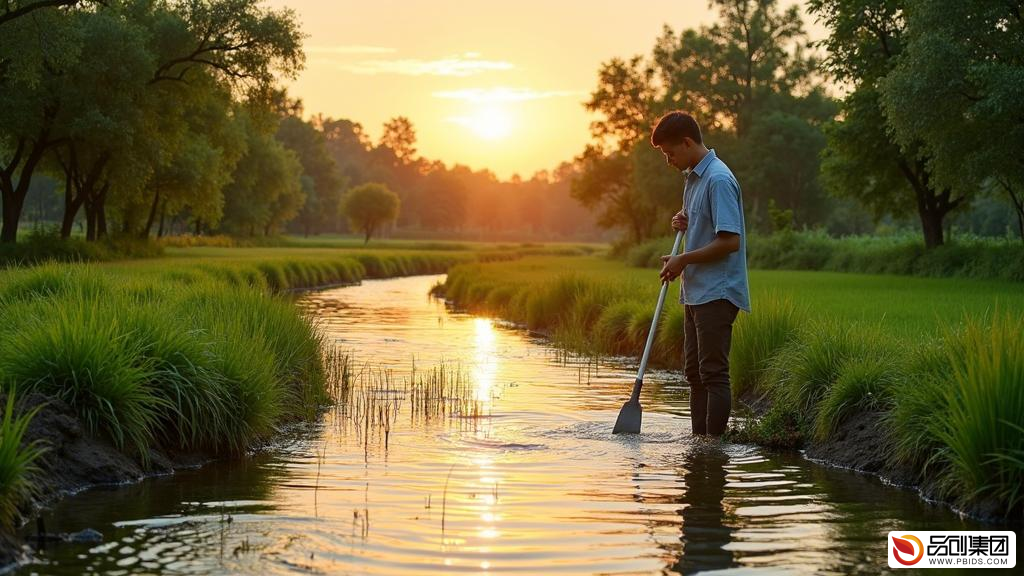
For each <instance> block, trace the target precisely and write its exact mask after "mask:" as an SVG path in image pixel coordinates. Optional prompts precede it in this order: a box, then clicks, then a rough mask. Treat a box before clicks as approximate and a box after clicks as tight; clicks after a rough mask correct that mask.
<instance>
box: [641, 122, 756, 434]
mask: <svg viewBox="0 0 1024 576" xmlns="http://www.w3.org/2000/svg"><path fill="white" fill-rule="evenodd" d="M651 144H652V145H654V146H655V147H656V148H658V149H659V150H661V151H662V153H664V154H665V160H666V161H667V162H668V164H669V166H672V167H674V168H676V169H678V170H683V171H686V184H685V187H684V189H683V210H681V211H679V212H678V213H677V214H676V215H675V216H674V217H673V218H672V228H673V229H675V230H681V231H683V232H685V234H686V244H685V246H686V247H685V249H684V251H683V253H682V254H679V255H677V256H662V257H661V260H662V262H663V265H662V268H661V279H662V281H668V282H671V281H672V280H675V279H676V278H677V277H678V276H679V275H680V274H682V276H683V282H682V287H681V290H680V297H679V302H680V303H681V304H683V305H684V308H685V322H684V332H685V334H684V340H683V371H684V373H685V374H686V381H687V383H688V384H689V385H690V422H691V424H692V426H693V433H694V434H701V435H713V436H721V435H722V434H723V433H724V432H725V426H726V424H727V423H728V421H729V412H730V411H731V410H732V394H731V391H730V389H729V344H730V342H731V340H732V324H733V321H735V320H736V314H737V313H738V312H739V310H745V311H747V312H750V294H749V291H748V288H747V252H746V236H747V234H746V230H745V228H744V223H743V199H742V197H741V196H740V186H739V183H738V182H737V181H736V177H735V176H733V173H732V171H731V170H729V167H728V166H726V165H725V162H722V161H721V160H720V159H719V158H718V155H717V154H715V151H714V150H713V149H712V150H709V149H708V148H707V147H706V146H705V145H704V139H703V137H702V136H701V133H700V127H699V126H698V125H697V121H696V120H694V118H693V116H691V115H689V114H686V113H684V112H680V111H673V112H669V113H668V114H665V115H664V116H662V117H661V119H660V120H659V121H658V125H657V127H655V128H654V133H653V134H652V135H651Z"/></svg>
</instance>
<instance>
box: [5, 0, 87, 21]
mask: <svg viewBox="0 0 1024 576" xmlns="http://www.w3.org/2000/svg"><path fill="white" fill-rule="evenodd" d="M82 3H83V2H82V0H36V1H35V2H21V1H18V0H3V1H2V2H0V26H3V25H5V24H7V23H9V22H11V21H13V20H15V19H17V18H21V17H22V16H28V15H29V14H32V13H33V12H36V11H37V10H44V9H47V8H70V7H73V6H77V5H78V4H82ZM96 3H97V4H102V3H103V2H102V1H97V2H96Z"/></svg>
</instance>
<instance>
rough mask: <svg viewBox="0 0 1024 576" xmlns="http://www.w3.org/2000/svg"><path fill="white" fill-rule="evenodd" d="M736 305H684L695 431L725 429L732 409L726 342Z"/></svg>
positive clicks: (685, 365)
mask: <svg viewBox="0 0 1024 576" xmlns="http://www.w3.org/2000/svg"><path fill="white" fill-rule="evenodd" d="M737 313H739V308H737V307H736V305H735V304H733V303H732V302H729V301H728V300H724V299H723V300H713V301H711V302H707V303H705V304H697V305H695V306H690V305H686V306H685V322H684V331H685V334H684V336H685V338H684V340H683V373H684V374H685V375H686V381H687V383H688V384H689V385H690V422H691V424H692V426H693V433H694V434H712V435H716V436H720V435H722V434H723V433H725V425H726V423H728V422H729V412H730V411H731V410H732V392H731V391H730V389H729V344H730V342H731V341H732V323H733V322H734V321H735V320H736V314H737Z"/></svg>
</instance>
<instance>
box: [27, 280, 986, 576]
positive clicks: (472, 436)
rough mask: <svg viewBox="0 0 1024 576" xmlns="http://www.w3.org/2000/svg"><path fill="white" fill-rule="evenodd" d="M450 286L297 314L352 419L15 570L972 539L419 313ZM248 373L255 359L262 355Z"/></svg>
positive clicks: (661, 403) (599, 563)
mask: <svg viewBox="0 0 1024 576" xmlns="http://www.w3.org/2000/svg"><path fill="white" fill-rule="evenodd" d="M440 280H443V276H418V277H408V278H398V279H391V280H377V281H367V282H365V283H363V284H362V285H359V286H350V287H344V288H337V289H331V290H325V291H321V292H316V293H311V294H307V295H305V296H303V297H302V298H301V299H300V300H299V305H300V306H302V307H303V308H305V309H307V310H308V311H309V312H310V313H311V314H313V315H314V316H315V318H316V321H317V322H318V324H319V327H320V329H321V330H323V331H324V333H325V335H326V337H327V339H328V341H329V342H330V343H331V345H332V346H334V347H336V348H338V349H339V350H344V351H348V352H349V353H350V354H351V358H352V363H351V368H352V372H353V377H352V384H351V387H350V388H349V389H348V391H347V392H346V394H345V404H344V405H343V406H339V407H337V408H335V409H332V410H330V411H328V412H327V413H326V414H325V415H324V416H323V418H322V419H320V420H319V421H318V422H317V423H315V424H311V425H304V426H301V427H296V428H292V429H288V430H286V431H284V433H283V434H282V437H281V439H280V440H279V441H277V442H275V443H274V444H273V445H272V446H270V447H268V448H266V449H264V450H261V451H260V452H258V453H256V454H254V455H252V456H251V457H249V458H247V459H245V460H244V461H233V462H217V463H213V464H210V465H208V466H205V467H203V468H200V469H197V470H190V471H184V472H180V473H178V474H175V475H174V476H171V477H164V478H156V479H151V480H147V481H144V482H141V483H138V484H134V485H130V486H123V487H112V488H98V489H93V490H89V491H86V492H83V493H81V494H79V495H77V496H74V497H71V498H67V499H65V500H64V501H62V502H61V503H60V504H59V505H58V506H57V507H56V508H55V509H54V510H52V511H50V512H48V513H47V515H46V524H47V529H48V530H50V531H66V532H70V531H77V530H81V529H84V528H94V529H97V530H99V531H100V532H102V533H103V534H104V536H105V540H104V542H103V543H101V544H60V545H52V546H50V547H49V548H47V549H45V550H43V551H42V552H41V553H40V554H39V555H38V558H37V561H36V562H35V563H33V564H29V565H27V566H24V567H23V568H21V569H20V571H19V573H20V574H31V573H37V574H87V573H103V574H286V573H304V574H306V573H312V574H396V575H403V574H506V573H510V574H537V575H543V574H691V573H697V572H707V573H714V572H721V573H745V574H746V573H759V574H761V573H763V574H849V573H863V574H878V573H881V572H886V571H887V570H888V568H887V563H886V534H887V532H889V531H890V530H901V529H907V530H911V529H913V530H939V529H951V530H952V529H961V530H962V529H972V528H976V526H974V525H973V524H971V523H969V522H965V521H962V520H960V519H959V518H958V517H957V516H956V515H954V514H952V513H951V512H949V511H947V510H944V509H942V508H937V507H934V506H930V505H929V504H927V503H925V502H923V501H921V500H920V499H919V498H918V497H917V496H916V494H914V493H912V492H909V491H906V490H902V489H899V488H894V487H890V486H886V485H884V484H882V483H881V482H879V481H878V480H876V479H873V478H870V477H866V476H863V475H859V474H856V473H853V472H848V471H844V470H837V469H832V468H828V467H824V466H820V465H817V464H814V463H811V462H809V461H807V460H805V459H803V458H801V457H799V456H797V455H779V454H774V453H770V452H767V451H765V450H762V449H760V448H758V447H755V446H749V445H736V444H716V443H708V442H702V441H698V440H695V439H694V438H693V437H692V436H691V434H690V427H689V420H688V404H687V390H686V388H685V386H683V385H682V382H681V376H680V374H678V373H676V372H664V371H654V372H653V373H650V374H649V375H648V376H647V378H646V383H645V388H644V391H643V395H642V397H641V402H642V404H643V406H644V421H643V432H642V433H641V434H640V435H638V436H631V437H630V436H613V435H612V434H611V428H612V424H613V423H614V420H615V416H616V414H617V413H618V409H619V407H620V406H621V404H622V402H623V401H624V400H625V398H626V397H627V395H628V393H629V390H630V387H631V385H632V381H633V378H634V377H635V373H634V370H635V361H634V360H631V359H619V360H615V359H600V360H596V361H595V360H594V359H587V358H576V357H573V356H570V355H566V354H564V353H563V352H561V351H559V350H558V349H556V348H554V347H552V346H550V345H549V344H548V343H546V342H545V341H544V340H543V339H541V338H538V337H535V336H532V335H530V334H529V333H527V332H526V331H524V330H521V329H517V328H516V327H514V326H509V325H506V324H504V323H502V322H500V321H498V320H495V319H490V318H484V317H478V316H473V315H467V314H462V313H457V312H453V311H451V310H450V309H448V308H446V307H445V305H444V302H442V301H440V300H437V299H433V298H431V297H430V296H428V292H429V289H430V287H431V286H432V285H434V284H435V283H437V282H438V281H440ZM253 361H259V359H256V358H254V359H253Z"/></svg>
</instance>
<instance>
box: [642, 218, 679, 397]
mask: <svg viewBox="0 0 1024 576" xmlns="http://www.w3.org/2000/svg"><path fill="white" fill-rule="evenodd" d="M682 242H683V231H682V230H680V231H678V232H676V241H675V242H674V243H673V244H672V255H673V256H675V255H676V254H678V253H679V245H680V244H682ZM668 285H669V282H668V281H665V282H662V283H661V293H660V294H658V306H657V308H655V309H654V318H653V319H652V320H651V330H650V332H648V333H647V345H646V346H644V355H643V357H642V358H640V370H639V371H638V372H637V374H636V381H637V384H639V383H640V382H643V380H644V372H645V371H646V370H647V360H648V359H649V358H650V357H651V346H652V345H653V344H654V330H655V328H657V327H658V318H659V317H660V316H661V308H662V306H664V305H665V295H666V294H667V293H668ZM639 394H640V386H634V387H633V395H634V396H639ZM634 399H635V398H634Z"/></svg>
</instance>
